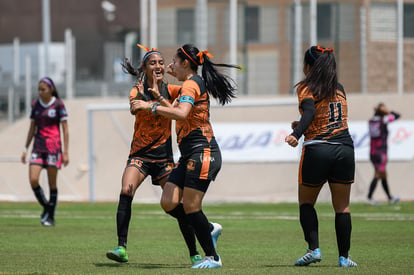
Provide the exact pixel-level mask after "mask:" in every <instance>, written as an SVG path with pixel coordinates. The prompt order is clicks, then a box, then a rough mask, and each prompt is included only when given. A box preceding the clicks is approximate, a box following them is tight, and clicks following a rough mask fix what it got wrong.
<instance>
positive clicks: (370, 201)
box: [368, 199, 379, 206]
mask: <svg viewBox="0 0 414 275" xmlns="http://www.w3.org/2000/svg"><path fill="white" fill-rule="evenodd" d="M368 203H369V204H370V205H372V206H378V205H379V202H377V201H376V200H373V199H368Z"/></svg>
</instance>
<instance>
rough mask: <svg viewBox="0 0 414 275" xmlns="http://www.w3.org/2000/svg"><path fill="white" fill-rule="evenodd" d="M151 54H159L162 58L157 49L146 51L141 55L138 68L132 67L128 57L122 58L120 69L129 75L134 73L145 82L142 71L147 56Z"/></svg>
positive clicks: (145, 64)
mask: <svg viewBox="0 0 414 275" xmlns="http://www.w3.org/2000/svg"><path fill="white" fill-rule="evenodd" d="M153 54H159V55H161V57H162V58H164V57H163V56H162V54H161V53H160V52H159V51H153V50H151V51H148V52H147V53H146V54H145V55H144V56H143V57H142V61H141V64H140V66H139V67H138V68H134V66H133V65H132V64H131V62H130V61H129V59H128V58H124V61H123V62H122V63H121V66H122V70H123V71H124V73H128V74H130V75H134V76H136V77H137V79H141V80H142V82H143V83H145V80H146V78H147V77H146V75H145V73H144V70H143V68H145V67H146V66H147V63H146V62H147V59H148V57H150V56H151V55H153Z"/></svg>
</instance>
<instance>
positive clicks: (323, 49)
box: [316, 46, 334, 54]
mask: <svg viewBox="0 0 414 275" xmlns="http://www.w3.org/2000/svg"><path fill="white" fill-rule="evenodd" d="M316 49H317V50H319V51H321V52H322V54H323V53H324V52H331V53H333V51H334V49H333V48H323V47H321V46H318V47H316Z"/></svg>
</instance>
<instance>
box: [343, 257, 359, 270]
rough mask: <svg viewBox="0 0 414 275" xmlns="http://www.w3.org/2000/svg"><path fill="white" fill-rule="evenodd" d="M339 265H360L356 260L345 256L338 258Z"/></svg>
mask: <svg viewBox="0 0 414 275" xmlns="http://www.w3.org/2000/svg"><path fill="white" fill-rule="evenodd" d="M338 265H339V267H356V266H358V265H357V263H356V262H354V261H352V260H351V259H350V258H345V257H343V256H341V257H339V259H338Z"/></svg>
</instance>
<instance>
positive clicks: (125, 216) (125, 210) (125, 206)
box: [116, 194, 132, 248]
mask: <svg viewBox="0 0 414 275" xmlns="http://www.w3.org/2000/svg"><path fill="white" fill-rule="evenodd" d="M131 204H132V197H131V196H127V195H122V194H121V195H120V196H119V203H118V210H117V212H116V228H117V233H118V245H119V246H123V247H125V248H126V246H127V239H128V228H129V221H130V220H131V212H132V211H131Z"/></svg>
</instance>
